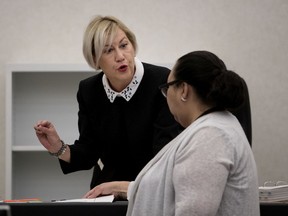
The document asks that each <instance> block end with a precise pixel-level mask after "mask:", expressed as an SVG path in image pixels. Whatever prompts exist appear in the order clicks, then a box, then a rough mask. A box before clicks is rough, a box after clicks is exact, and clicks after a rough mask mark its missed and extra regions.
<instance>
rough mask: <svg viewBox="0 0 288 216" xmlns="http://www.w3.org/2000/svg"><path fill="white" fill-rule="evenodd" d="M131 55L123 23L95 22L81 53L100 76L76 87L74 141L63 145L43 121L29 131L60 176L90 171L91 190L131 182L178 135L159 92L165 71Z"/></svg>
mask: <svg viewBox="0 0 288 216" xmlns="http://www.w3.org/2000/svg"><path fill="white" fill-rule="evenodd" d="M136 52H137V42H136V37H135V35H134V33H133V32H132V31H131V30H130V29H129V28H128V27H127V26H126V25H125V24H124V23H122V22H121V21H120V20H118V19H117V18H115V17H112V16H105V17H102V16H97V17H95V18H94V19H93V20H92V21H91V22H90V23H89V25H88V26H87V29H86V32H85V34H84V42H83V53H84V57H85V58H86V60H87V62H88V64H89V65H90V66H91V67H92V68H94V69H95V70H97V71H100V72H99V73H98V74H97V75H95V76H92V77H90V78H88V79H85V80H82V81H81V82H80V85H79V90H78V93H77V100H78V104H79V112H78V117H79V119H78V125H79V133H80V135H79V139H78V140H76V141H75V143H74V144H71V145H67V144H65V142H64V141H62V140H61V138H60V136H59V135H58V133H57V131H56V129H55V127H54V126H53V124H52V123H51V122H49V121H47V120H42V121H39V122H38V123H37V124H36V125H35V127H34V128H35V131H36V135H37V137H38V139H39V141H40V142H41V144H42V145H43V146H44V147H45V148H46V149H47V150H48V151H49V152H50V154H51V155H54V156H56V157H58V158H59V159H60V160H59V161H60V165H61V168H62V171H63V172H64V173H65V174H66V173H71V172H75V171H78V170H87V169H91V168H92V167H94V173H93V178H92V181H91V185H90V187H91V188H92V187H94V186H96V185H98V184H100V183H102V182H106V181H115V180H118V181H119V180H128V181H130V180H134V179H135V177H136V175H137V173H138V172H139V171H140V170H141V169H142V168H143V167H144V166H145V164H146V163H147V162H148V161H149V160H150V159H151V158H152V157H153V156H154V155H155V154H156V153H157V152H158V151H159V150H160V149H161V148H162V147H163V146H164V145H165V144H167V143H168V142H169V141H170V140H171V139H172V138H174V137H175V136H176V135H178V134H179V131H180V129H182V128H180V126H179V124H178V123H177V122H176V121H175V120H174V118H173V116H172V115H171V113H170V112H169V109H168V106H167V102H166V100H165V98H163V96H162V95H161V92H160V91H159V89H158V86H159V85H160V84H161V83H163V82H165V81H166V80H167V77H168V75H169V72H170V70H169V69H168V68H164V67H160V66H156V65H152V64H148V63H143V62H141V61H140V60H139V59H138V58H137V57H136ZM99 159H100V161H101V162H102V164H101V163H100V165H104V166H103V167H100V166H99V165H98V161H99Z"/></svg>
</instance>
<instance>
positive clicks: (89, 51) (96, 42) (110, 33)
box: [83, 16, 137, 70]
mask: <svg viewBox="0 0 288 216" xmlns="http://www.w3.org/2000/svg"><path fill="white" fill-rule="evenodd" d="M117 28H120V29H121V30H122V31H124V33H125V34H126V36H127V38H128V39H129V41H130V42H131V43H132V46H133V48H134V50H135V53H136V52H137V41H136V37H135V35H134V33H133V32H132V31H131V30H130V29H129V28H128V27H127V26H126V25H125V24H124V23H122V22H121V21H120V20H118V19H117V18H115V17H113V16H96V17H95V18H94V19H92V20H91V22H90V23H89V24H88V26H87V28H86V31H85V33H84V39H83V54H84V57H85V59H86V61H87V63H88V64H89V65H90V67H92V68H94V69H96V70H98V69H99V59H100V58H101V55H102V52H103V49H104V47H105V45H106V43H107V42H109V44H111V43H112V40H113V38H114V37H115V34H116V31H117Z"/></svg>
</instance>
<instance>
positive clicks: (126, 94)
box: [102, 57, 144, 103]
mask: <svg viewBox="0 0 288 216" xmlns="http://www.w3.org/2000/svg"><path fill="white" fill-rule="evenodd" d="M135 68H136V70H135V74H134V76H133V79H132V80H131V82H130V83H129V85H128V86H127V87H126V88H125V89H123V90H122V91H121V92H116V91H114V90H113V89H112V88H111V87H110V85H109V82H108V80H107V77H106V76H105V74H104V75H103V77H102V83H103V86H104V89H105V92H106V94H107V97H108V99H109V100H110V102H111V103H113V102H114V100H115V98H116V97H123V98H124V99H125V100H126V101H129V100H130V99H131V98H132V96H133V95H134V94H135V92H136V90H137V88H138V86H139V85H140V82H141V80H142V77H143V74H144V67H143V64H142V62H141V61H140V60H139V59H138V58H136V57H135Z"/></svg>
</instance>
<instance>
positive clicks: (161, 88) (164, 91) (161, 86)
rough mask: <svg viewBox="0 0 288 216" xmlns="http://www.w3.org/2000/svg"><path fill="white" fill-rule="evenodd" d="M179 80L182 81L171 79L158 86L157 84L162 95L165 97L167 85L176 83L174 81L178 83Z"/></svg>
mask: <svg viewBox="0 0 288 216" xmlns="http://www.w3.org/2000/svg"><path fill="white" fill-rule="evenodd" d="M181 81H182V80H173V81H171V82H168V83H165V84H163V85H160V86H159V89H160V90H161V92H162V94H163V96H164V97H167V91H168V88H169V86H171V85H174V84H176V83H179V82H181Z"/></svg>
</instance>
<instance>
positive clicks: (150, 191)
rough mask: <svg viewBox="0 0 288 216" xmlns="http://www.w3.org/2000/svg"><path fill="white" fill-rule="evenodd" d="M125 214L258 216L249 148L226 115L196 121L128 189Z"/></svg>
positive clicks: (253, 161)
mask: <svg viewBox="0 0 288 216" xmlns="http://www.w3.org/2000/svg"><path fill="white" fill-rule="evenodd" d="M128 199H129V204H128V210H127V216H130V215H132V216H161V215H163V216H172V215H173V216H194V215H197V216H200V215H203V216H204V215H205V216H210V215H216V216H220V215H221V216H259V215H260V213H259V195H258V177H257V169H256V164H255V160H254V157H253V153H252V150H251V147H250V145H249V143H248V141H247V139H246V136H245V134H244V132H243V129H242V127H241V125H240V124H239V122H238V120H237V119H236V117H234V116H233V115H232V114H231V113H229V112H227V111H217V112H213V113H209V114H207V115H204V116H202V117H200V118H199V119H197V120H196V121H195V122H193V123H192V124H191V125H190V126H189V127H187V128H186V129H185V130H184V131H183V132H182V133H181V134H180V135H179V136H178V137H176V138H175V139H174V140H172V141H171V142H170V143H169V144H168V145H166V146H165V147H164V148H163V149H162V150H161V151H160V152H159V153H158V154H157V155H156V156H155V157H154V158H153V159H152V160H151V161H150V162H149V163H148V164H147V165H146V166H145V167H144V168H143V170H142V171H141V172H140V173H139V175H138V176H137V178H136V180H135V181H134V182H131V183H130V185H129V188H128Z"/></svg>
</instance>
